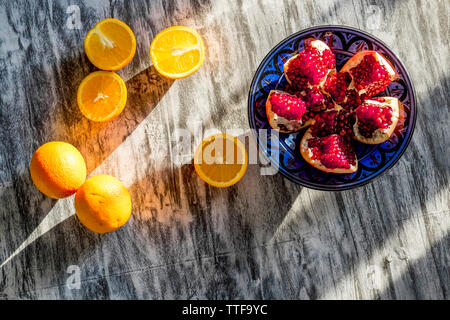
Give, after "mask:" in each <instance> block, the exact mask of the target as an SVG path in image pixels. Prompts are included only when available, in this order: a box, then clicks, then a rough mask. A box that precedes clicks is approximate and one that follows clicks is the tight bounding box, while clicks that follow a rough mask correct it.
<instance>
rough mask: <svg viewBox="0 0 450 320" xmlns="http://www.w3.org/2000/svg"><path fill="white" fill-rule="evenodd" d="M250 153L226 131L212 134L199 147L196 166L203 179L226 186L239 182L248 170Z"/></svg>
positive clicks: (209, 182)
mask: <svg viewBox="0 0 450 320" xmlns="http://www.w3.org/2000/svg"><path fill="white" fill-rule="evenodd" d="M247 163H248V155H247V151H246V150H245V147H244V145H243V144H242V142H241V141H239V140H238V138H236V137H233V136H231V135H229V134H226V133H218V134H215V135H212V136H210V137H208V138H206V139H205V140H203V141H202V143H201V144H200V145H199V146H198V147H197V150H196V151H195V155H194V167H195V171H197V173H198V175H199V176H200V178H201V179H202V180H204V181H205V182H207V183H208V184H210V185H212V186H214V187H219V188H224V187H229V186H232V185H234V184H235V183H237V182H238V181H239V180H241V178H242V177H243V176H244V174H245V171H246V170H247Z"/></svg>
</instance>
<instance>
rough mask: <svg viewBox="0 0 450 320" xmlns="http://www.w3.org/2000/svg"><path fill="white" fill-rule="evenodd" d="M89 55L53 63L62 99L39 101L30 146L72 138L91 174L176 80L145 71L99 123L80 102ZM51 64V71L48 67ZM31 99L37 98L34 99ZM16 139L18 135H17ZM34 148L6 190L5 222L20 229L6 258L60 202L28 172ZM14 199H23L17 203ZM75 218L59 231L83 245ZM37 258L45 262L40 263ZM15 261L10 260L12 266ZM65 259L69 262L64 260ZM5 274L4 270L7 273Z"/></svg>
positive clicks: (1, 201)
mask: <svg viewBox="0 0 450 320" xmlns="http://www.w3.org/2000/svg"><path fill="white" fill-rule="evenodd" d="M85 59H86V58H85V57H84V56H83V57H80V56H78V58H76V59H66V60H63V61H62V62H61V63H60V65H58V66H57V65H54V66H52V67H51V68H52V70H51V71H52V72H51V73H52V74H55V77H56V80H55V82H56V83H60V84H59V85H54V87H53V90H54V91H55V92H53V93H54V95H56V99H57V101H58V103H54V104H52V105H48V104H46V100H47V99H48V97H44V98H42V99H40V101H37V102H38V103H37V106H38V107H39V108H40V109H39V110H36V111H35V112H34V113H33V115H32V116H33V117H34V118H33V121H34V123H33V126H35V128H36V130H35V131H36V132H37V136H35V137H30V139H32V141H33V144H36V146H35V147H33V148H30V149H32V150H33V151H32V152H34V150H35V149H36V148H37V147H38V146H39V145H41V144H43V143H45V142H48V141H52V140H60V141H66V142H69V143H71V144H73V145H74V146H76V147H77V148H78V149H79V150H80V152H81V153H82V154H83V156H84V158H85V160H86V165H87V169H88V174H89V173H90V172H92V171H93V170H94V169H95V168H96V167H97V166H98V165H100V164H101V163H102V162H103V161H104V160H105V159H106V158H107V157H108V156H109V155H110V154H111V153H112V152H113V151H114V150H115V149H116V148H117V147H118V146H119V145H120V144H121V143H122V142H123V141H124V140H125V139H126V138H127V137H128V136H129V135H130V134H131V133H132V132H133V131H134V130H135V128H136V127H137V126H138V125H139V124H140V123H141V122H142V121H143V120H144V119H145V118H146V117H147V116H148V115H149V114H150V113H151V112H152V110H153V109H154V108H155V107H156V106H157V104H158V102H159V101H160V99H161V98H162V97H163V96H164V94H165V93H166V92H167V91H168V90H169V88H170V87H171V85H172V84H173V82H174V81H173V80H170V79H167V78H164V77H162V76H160V75H159V74H158V73H157V72H156V70H155V68H154V67H153V66H151V67H149V68H147V69H145V70H144V71H142V72H141V73H139V74H137V75H136V76H134V77H133V78H131V79H130V80H128V81H127V82H126V85H127V89H128V99H127V106H126V107H125V109H124V111H123V112H122V114H121V115H120V116H119V117H118V118H116V119H114V120H113V121H110V122H107V123H95V122H92V121H89V120H87V119H86V118H84V117H83V116H82V115H81V112H80V111H79V109H78V106H77V104H76V91H77V88H78V85H79V83H80V82H81V80H82V79H83V78H84V76H86V75H87V74H88V73H89V71H92V70H93V68H92V67H91V68H90V70H89V71H87V72H80V71H79V70H80V68H79V66H80V65H86V62H85V61H84V60H85ZM42 68H44V67H42ZM42 68H41V69H39V68H36V70H37V71H36V73H35V74H32V75H31V76H30V77H31V79H27V80H26V82H25V85H24V87H25V88H24V89H25V90H28V91H30V92H31V91H33V90H36V89H35V88H36V85H37V84H38V83H39V81H40V79H41V78H42V77H44V76H43V75H41V74H40V73H39V70H42ZM46 68H47V69H48V66H47V67H46ZM47 76H48V75H47ZM30 94H31V93H30ZM39 96H40V95H39ZM30 103H33V102H32V101H30ZM45 109H47V110H45ZM49 109H50V110H49ZM11 139H13V138H12V137H11ZM32 152H31V153H30V154H27V155H21V156H22V159H21V160H20V161H21V163H20V165H19V164H17V163H14V164H11V168H13V169H12V170H11V171H12V181H11V185H10V186H7V187H6V188H4V189H3V190H2V193H1V194H0V205H1V206H2V207H3V210H0V212H3V214H1V215H0V222H2V223H3V224H4V226H5V228H6V229H5V231H6V230H8V229H9V230H14V231H12V232H11V233H10V235H9V237H7V238H8V239H10V240H9V242H8V243H7V245H6V246H5V247H4V249H5V250H4V253H2V257H1V262H3V261H4V260H6V259H7V257H8V255H9V254H11V253H12V252H13V251H14V250H15V249H16V248H17V247H18V246H19V245H20V244H21V243H22V242H23V241H24V240H25V239H26V238H27V237H28V236H29V235H30V234H31V233H32V231H33V230H35V228H36V227H37V226H38V225H39V224H40V223H41V221H42V220H43V219H44V217H46V216H47V214H48V213H49V212H51V210H52V208H53V207H54V205H55V204H56V202H57V200H54V199H50V198H48V197H46V196H45V195H43V194H41V193H40V192H39V191H38V190H37V189H36V188H35V187H34V185H33V182H32V180H31V177H30V174H29V170H28V163H29V160H30V159H31V156H32ZM14 168H21V170H14ZM14 199H15V200H14ZM14 201H16V202H17V203H14ZM8 208H10V210H8ZM17 211H18V212H17ZM8 212H9V213H11V212H14V215H15V216H8V215H7V213H8ZM56 218H57V217H55V219H56ZM73 219H76V218H74V217H71V218H69V219H68V220H69V221H67V222H64V223H62V224H61V225H60V226H58V227H57V229H60V228H62V229H64V230H65V231H66V233H69V234H70V235H71V237H75V238H76V239H75V238H74V239H72V240H73V243H72V245H70V247H75V246H76V245H77V244H79V243H83V235H82V233H83V231H80V230H79V229H80V228H75V229H72V227H70V228H69V227H66V224H73V223H74V222H73V221H71V220H73ZM8 226H9V227H8ZM77 229H78V230H77ZM74 230H76V231H74ZM5 234H6V233H5ZM45 238H47V237H45ZM64 239H67V237H65V236H64V235H63V234H59V236H58V235H55V236H54V237H48V240H49V241H56V243H61V242H65V243H66V244H67V242H66V241H64ZM93 239H97V240H99V239H100V237H98V236H95V237H91V239H90V240H89V241H91V242H92V241H93ZM35 245H36V246H49V247H55V246H54V243H46V241H45V239H44V241H42V242H39V243H37V244H35ZM56 247H57V248H56V249H55V250H59V249H58V247H59V246H56ZM43 251H45V249H44V250H43ZM21 255H23V256H22V257H21V258H20V259H21V261H22V262H23V263H25V261H28V260H29V259H32V258H33V257H34V255H35V253H33V252H28V251H27V250H25V251H24V252H22V253H21ZM16 259H17V258H16ZM38 260H39V259H38ZM1 262H0V264H1ZM36 262H37V263H39V261H36ZM41 262H42V263H45V261H41ZM11 263H12V262H9V264H10V265H11ZM61 263H62V264H63V263H64V260H63V261H62V262H61ZM25 264H28V263H25ZM6 268H8V265H6V266H5V267H4V269H6ZM37 268H42V269H44V270H45V267H44V266H37ZM5 272H6V271H3V272H0V273H3V275H5ZM0 288H1V286H0ZM0 291H1V290H0Z"/></svg>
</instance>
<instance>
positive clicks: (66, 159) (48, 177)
mask: <svg viewBox="0 0 450 320" xmlns="http://www.w3.org/2000/svg"><path fill="white" fill-rule="evenodd" d="M30 173H31V179H32V180H33V183H34V185H35V186H36V187H37V188H38V189H39V191H41V192H42V193H43V194H45V195H47V196H49V197H52V198H55V199H59V198H65V197H68V196H70V195H71V194H73V193H75V192H76V191H77V190H78V188H79V187H80V186H81V185H82V184H83V183H84V181H85V180H86V163H85V162H84V159H83V156H82V155H81V153H80V152H79V151H78V150H77V148H75V147H74V146H73V145H71V144H69V143H67V142H62V141H52V142H47V143H45V144H43V145H42V146H40V147H39V148H38V149H37V150H36V151H35V152H34V154H33V157H32V158H31V162H30Z"/></svg>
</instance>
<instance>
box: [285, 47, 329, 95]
mask: <svg viewBox="0 0 450 320" xmlns="http://www.w3.org/2000/svg"><path fill="white" fill-rule="evenodd" d="M335 67H336V60H335V58H334V53H333V52H332V51H331V50H330V48H329V47H328V46H327V45H326V44H325V42H323V41H320V40H316V39H307V40H305V49H303V51H301V52H300V53H299V54H297V55H295V56H293V57H292V58H290V59H289V60H288V61H287V62H286V63H285V64H284V74H285V77H286V80H287V81H288V83H289V84H290V85H292V86H293V87H294V88H296V89H298V90H299V91H304V90H306V89H307V88H311V87H313V86H319V87H321V86H323V83H324V82H325V79H326V77H327V75H328V73H329V72H330V71H331V70H333V69H335Z"/></svg>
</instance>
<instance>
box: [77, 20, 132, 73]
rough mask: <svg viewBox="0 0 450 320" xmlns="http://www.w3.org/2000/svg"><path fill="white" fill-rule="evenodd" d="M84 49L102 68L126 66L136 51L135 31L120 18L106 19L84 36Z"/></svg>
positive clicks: (91, 59)
mask: <svg viewBox="0 0 450 320" xmlns="http://www.w3.org/2000/svg"><path fill="white" fill-rule="evenodd" d="M84 51H85V52H86V55H87V57H88V59H89V60H90V61H91V62H92V64H93V65H94V66H96V67H97V68H99V69H102V70H118V69H121V68H123V67H125V66H126V65H127V64H128V63H129V62H130V61H131V59H133V57H134V54H135V52H136V38H135V37H134V33H133V31H132V30H131V29H130V27H129V26H127V25H126V24H125V23H123V22H122V21H120V20H117V19H112V18H109V19H104V20H101V21H99V22H98V23H97V24H96V25H95V27H94V28H92V29H91V30H89V32H88V33H87V34H86V37H85V38H84Z"/></svg>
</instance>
